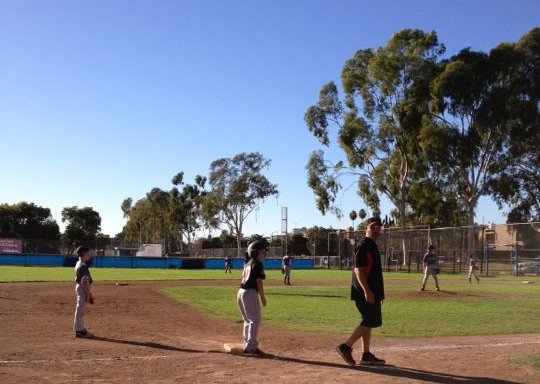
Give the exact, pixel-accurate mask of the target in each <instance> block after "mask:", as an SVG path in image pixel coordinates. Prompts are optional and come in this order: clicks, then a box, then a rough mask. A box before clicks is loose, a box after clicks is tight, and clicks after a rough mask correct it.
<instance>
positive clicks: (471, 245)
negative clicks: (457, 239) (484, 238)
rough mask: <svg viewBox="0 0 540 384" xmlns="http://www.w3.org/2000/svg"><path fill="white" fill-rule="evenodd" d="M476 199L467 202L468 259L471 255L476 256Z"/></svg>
mask: <svg viewBox="0 0 540 384" xmlns="http://www.w3.org/2000/svg"><path fill="white" fill-rule="evenodd" d="M475 208H476V200H475V199H471V200H469V201H468V202H467V260H469V259H470V258H471V257H474V258H476V236H475V233H474V209H475Z"/></svg>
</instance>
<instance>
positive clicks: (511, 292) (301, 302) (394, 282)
mask: <svg viewBox="0 0 540 384" xmlns="http://www.w3.org/2000/svg"><path fill="white" fill-rule="evenodd" d="M92 275H93V277H94V279H95V281H96V282H97V283H98V284H99V282H100V281H143V280H146V281H148V280H156V281H159V280H194V281H193V285H192V286H188V287H164V288H158V291H159V292H160V293H162V294H164V295H167V296H169V297H172V298H174V299H175V300H179V301H182V302H184V303H187V304H189V305H192V306H194V307H196V308H198V309H200V310H202V311H205V312H208V313H211V314H213V315H215V316H219V317H221V318H225V319H228V320H231V321H239V320H240V315H239V312H238V309H237V307H236V291H237V288H236V287H234V286H204V285H203V284H202V282H198V281H197V280H221V279H227V280H233V281H238V279H239V275H240V271H238V270H235V271H233V274H228V275H225V273H224V272H223V271H222V270H175V269H169V270H165V269H114V268H94V269H92ZM421 276H422V275H421V274H418V273H411V274H407V273H396V272H391V273H385V284H386V291H387V296H388V299H387V300H386V301H385V303H384V304H383V316H384V325H383V327H381V328H379V329H377V330H376V332H375V333H376V334H377V335H384V336H392V337H430V336H463V335H486V334H516V333H529V332H532V333H538V332H540V326H538V319H539V318H540V278H538V277H531V276H527V277H518V278H516V277H512V276H504V277H490V278H482V280H481V283H480V284H470V285H469V284H467V282H466V276H465V275H445V274H443V275H441V287H442V289H443V291H445V292H441V293H439V294H435V295H433V294H432V293H429V294H426V295H421V294H418V289H419V285H420V279H421ZM267 277H268V279H270V280H281V278H282V277H281V274H280V273H279V271H267ZM350 280H351V272H350V271H339V270H324V269H322V270H297V271H293V274H292V281H293V283H298V285H293V286H290V287H289V286H281V285H279V286H271V285H268V286H267V287H266V292H267V298H268V306H267V307H266V308H264V310H263V321H264V324H268V325H270V326H273V327H278V328H284V329H292V330H300V331H309V332H332V333H335V332H338V333H349V332H351V331H352V329H353V328H354V327H355V326H356V325H357V324H358V319H359V318H358V313H357V311H356V308H355V307H354V304H353V303H352V302H351V301H350V300H349V291H350V288H349V284H350ZM525 280H526V281H531V282H532V284H523V281H525ZM32 281H55V282H62V281H73V269H72V268H56V267H55V268H47V267H11V266H0V282H32ZM302 281H312V282H313V281H319V283H318V284H316V285H313V283H311V284H310V285H302ZM325 281H326V282H327V283H325ZM430 283H431V282H430ZM445 283H446V284H445ZM428 287H429V289H432V286H431V284H430V285H429V286H428ZM0 289H1V285H0ZM409 293H416V294H415V295H413V296H414V297H408V296H409Z"/></svg>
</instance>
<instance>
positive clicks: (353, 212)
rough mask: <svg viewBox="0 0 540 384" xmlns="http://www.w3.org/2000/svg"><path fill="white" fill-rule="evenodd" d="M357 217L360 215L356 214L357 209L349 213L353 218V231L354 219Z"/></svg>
mask: <svg viewBox="0 0 540 384" xmlns="http://www.w3.org/2000/svg"><path fill="white" fill-rule="evenodd" d="M357 217H358V215H357V214H356V211H354V210H352V211H351V213H349V218H350V219H351V220H352V227H353V231H354V221H355V220H356V218H357Z"/></svg>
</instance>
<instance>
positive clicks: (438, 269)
mask: <svg viewBox="0 0 540 384" xmlns="http://www.w3.org/2000/svg"><path fill="white" fill-rule="evenodd" d="M439 272H441V269H440V268H438V267H437V268H435V273H436V274H437V275H438V274H439Z"/></svg>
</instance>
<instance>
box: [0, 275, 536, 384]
mask: <svg viewBox="0 0 540 384" xmlns="http://www.w3.org/2000/svg"><path fill="white" fill-rule="evenodd" d="M92 274H93V277H94V280H95V284H94V285H93V292H94V296H95V299H96V303H95V304H94V305H93V306H92V307H91V309H90V311H89V313H88V314H87V316H86V326H87V328H88V329H89V330H90V331H91V332H93V333H94V334H95V335H96V336H97V338H96V339H94V340H83V339H75V338H74V337H73V333H72V320H73V310H74V302H75V293H74V285H73V283H72V282H71V280H72V276H73V270H72V269H71V268H39V267H0V282H1V283H0V338H1V341H0V382H1V383H34V382H40V383H43V382H44V383H77V382H96V383H97V382H100V383H101V382H102V383H182V382H186V383H255V382H259V383H269V382H271V383H295V384H300V383H310V384H311V383H314V382H315V383H357V382H365V383H390V382H392V383H396V382H399V383H450V384H452V383H455V384H458V383H538V382H539V381H538V377H540V279H539V278H537V277H531V276H527V277H489V278H482V279H481V281H480V283H479V284H476V283H473V284H468V282H467V279H466V276H465V275H444V274H443V275H442V276H441V289H442V291H441V292H436V291H435V290H434V287H433V285H432V283H431V282H428V285H427V290H426V291H424V292H420V290H419V288H420V280H421V277H422V276H421V275H420V274H410V275H409V274H402V273H388V274H385V276H384V277H385V287H386V300H385V302H384V304H383V321H384V324H383V327H382V328H380V329H377V330H376V331H375V332H374V337H373V342H372V344H373V345H372V350H373V351H374V352H375V353H376V354H377V356H380V357H382V358H385V359H386V361H387V363H388V364H389V365H388V366H385V367H362V366H358V367H354V368H351V367H349V366H347V365H345V363H344V362H343V360H342V359H341V358H340V357H339V356H338V355H337V354H336V352H335V350H334V348H335V346H336V345H337V344H339V343H340V342H342V341H344V340H345V338H346V337H347V336H348V334H349V333H350V332H351V331H352V329H353V328H354V327H355V326H356V324H357V323H358V319H359V318H358V314H357V312H356V309H355V307H354V304H353V303H352V302H351V301H350V300H349V299H348V295H349V289H350V288H349V286H350V285H349V284H350V278H351V273H350V271H336V270H313V271H293V274H292V277H291V281H292V283H293V285H292V286H284V285H283V284H282V282H281V274H280V273H279V272H278V271H267V280H266V293H267V299H268V306H267V307H266V308H264V309H263V324H262V327H261V330H260V335H259V340H260V342H261V348H262V349H263V350H264V351H265V352H267V353H269V354H270V355H271V356H270V357H268V358H256V357H247V356H238V355H232V354H227V353H226V352H225V351H224V350H223V344H224V343H239V342H240V341H241V328H242V323H241V321H240V315H239V313H238V310H237V308H236V303H235V296H236V290H237V288H236V287H237V284H238V280H239V276H240V271H238V270H233V273H232V274H230V275H225V274H224V272H223V271H210V270H143V269H105V268H95V269H92ZM358 347H359V346H358ZM355 355H356V356H358V350H357V351H356V352H355Z"/></svg>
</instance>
